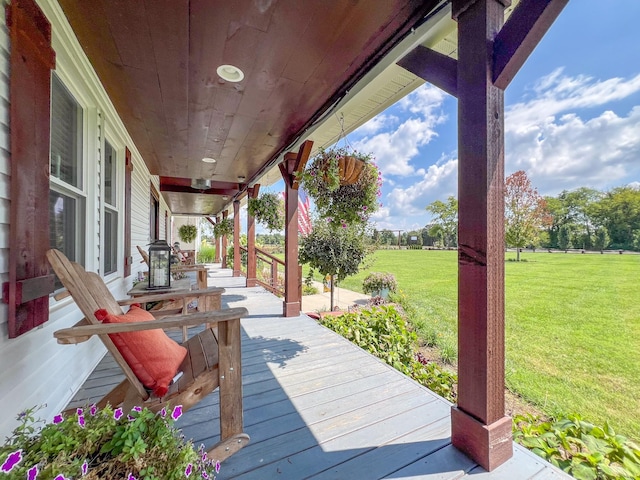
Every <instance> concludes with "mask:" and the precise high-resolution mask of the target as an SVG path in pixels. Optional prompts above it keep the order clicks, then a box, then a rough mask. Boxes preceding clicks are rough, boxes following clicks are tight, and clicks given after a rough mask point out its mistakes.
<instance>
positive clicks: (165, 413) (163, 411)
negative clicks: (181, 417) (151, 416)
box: [160, 407, 167, 418]
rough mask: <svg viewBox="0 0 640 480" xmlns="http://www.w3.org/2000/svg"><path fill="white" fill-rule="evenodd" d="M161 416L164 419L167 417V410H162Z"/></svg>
mask: <svg viewBox="0 0 640 480" xmlns="http://www.w3.org/2000/svg"><path fill="white" fill-rule="evenodd" d="M160 416H161V417H162V418H164V417H166V416H167V409H166V408H164V407H162V410H160Z"/></svg>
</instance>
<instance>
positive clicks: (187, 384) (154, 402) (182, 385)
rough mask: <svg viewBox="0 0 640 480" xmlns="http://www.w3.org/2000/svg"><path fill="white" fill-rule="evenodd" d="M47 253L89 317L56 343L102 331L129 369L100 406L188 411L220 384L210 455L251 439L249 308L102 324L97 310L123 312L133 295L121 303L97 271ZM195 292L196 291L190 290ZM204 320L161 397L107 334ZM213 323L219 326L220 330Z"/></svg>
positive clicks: (113, 352)
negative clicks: (244, 348) (245, 405)
mask: <svg viewBox="0 0 640 480" xmlns="http://www.w3.org/2000/svg"><path fill="white" fill-rule="evenodd" d="M47 258H48V260H49V263H50V264H51V266H52V267H53V270H54V271H55V273H56V275H57V276H58V278H59V279H60V281H61V282H62V283H63V285H64V286H65V287H66V289H67V290H68V291H69V293H70V294H71V296H72V297H73V299H74V300H75V302H76V304H77V305H78V307H79V308H80V310H81V311H82V313H83V314H84V316H85V318H84V319H83V320H81V321H80V322H79V323H78V324H76V325H74V326H73V327H71V328H65V329H62V330H58V331H56V332H55V333H54V336H55V337H56V338H57V339H58V343H62V344H74V343H81V342H84V341H86V340H88V339H89V338H90V337H91V336H93V335H98V336H99V337H100V339H101V340H102V342H103V343H104V345H105V347H106V348H107V350H108V351H109V352H110V353H111V355H112V356H113V357H114V359H115V360H116V362H117V363H118V365H120V367H121V368H122V370H123V372H124V374H125V377H126V379H125V380H123V381H122V382H121V383H120V384H119V385H118V386H116V387H115V388H114V389H113V390H111V392H109V393H108V394H107V395H106V396H105V397H104V398H103V399H102V400H100V401H99V402H98V403H97V405H98V407H104V406H105V405H106V404H107V403H108V404H111V405H112V406H114V407H116V406H121V407H122V408H123V409H124V410H125V411H128V410H129V409H131V408H132V407H133V406H135V405H140V406H144V407H148V408H149V409H151V410H152V411H159V410H160V409H162V408H163V407H164V406H166V405H167V404H170V405H182V408H183V410H185V411H186V410H187V409H189V408H191V407H192V406H194V405H196V404H197V403H198V402H200V400H202V399H203V398H205V397H206V396H207V395H208V394H209V393H211V392H212V391H213V390H215V389H216V388H217V387H220V438H221V440H220V442H219V443H218V444H216V445H214V446H213V447H212V448H211V449H210V450H209V451H208V452H207V453H208V456H209V458H214V459H218V460H220V461H222V460H224V459H225V458H227V457H228V456H230V455H232V454H233V453H235V452H237V451H238V450H240V449H241V448H242V447H243V446H245V445H246V444H247V443H248V442H249V436H248V435H247V434H245V433H243V431H242V429H243V419H242V415H243V412H242V366H241V360H240V359H241V351H240V348H241V347H240V318H241V317H243V316H245V315H247V313H248V312H247V309H245V308H231V309H224V310H218V311H215V312H202V313H193V314H189V315H183V316H174V317H165V318H163V319H159V320H151V321H144V322H136V323H108V324H107V323H104V324H103V323H100V322H99V321H98V320H97V318H96V316H95V312H96V311H98V310H99V309H105V310H106V311H107V312H108V313H109V314H113V315H121V314H122V313H123V311H122V308H121V304H131V303H133V302H135V300H126V301H123V302H120V303H119V302H118V301H116V300H115V299H114V297H113V295H112V294H111V292H110V291H109V289H108V288H107V286H106V285H105V283H104V281H103V279H102V278H101V277H100V276H99V275H98V274H96V273H93V272H87V271H85V269H84V268H83V267H82V266H81V265H79V264H77V263H74V262H71V261H70V260H69V259H68V258H67V257H65V255H64V254H63V253H62V252H60V251H58V250H55V249H52V250H49V251H48V252H47ZM196 292H197V291H196ZM193 293H195V292H190V293H189V294H190V295H193ZM164 295H165V296H166V295H173V296H175V294H164ZM159 296H160V297H162V296H163V295H159ZM202 324H206V325H207V327H208V328H206V329H205V330H204V331H203V332H201V333H199V334H198V335H195V336H193V337H192V338H191V339H189V340H188V341H186V342H185V343H183V346H184V347H186V349H187V352H188V353H187V356H186V358H185V359H184V361H183V362H182V365H181V366H180V368H179V371H181V372H182V373H183V374H182V376H181V377H180V378H179V379H178V380H177V381H176V382H174V383H173V384H172V385H170V386H169V391H168V393H167V394H166V395H165V396H163V397H162V398H158V397H155V396H153V395H152V394H150V393H149V392H148V391H147V389H145V387H144V385H143V384H142V383H141V382H140V380H138V378H137V377H136V375H135V374H134V373H133V370H132V368H131V367H130V366H129V365H128V364H127V362H126V361H125V359H124V358H123V356H122V355H121V354H120V352H119V351H118V349H117V348H116V346H115V345H114V343H113V341H112V340H111V338H110V337H109V335H108V334H110V333H123V332H133V331H142V330H151V329H158V328H161V329H165V328H172V327H184V326H195V325H202ZM210 325H215V326H217V332H216V331H215V329H214V328H210V327H209V326H210Z"/></svg>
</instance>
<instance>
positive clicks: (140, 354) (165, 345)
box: [95, 305, 187, 397]
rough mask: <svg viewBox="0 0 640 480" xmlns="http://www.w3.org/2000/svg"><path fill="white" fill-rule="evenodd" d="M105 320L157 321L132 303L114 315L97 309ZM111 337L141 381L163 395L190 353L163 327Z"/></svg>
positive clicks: (96, 314) (98, 315) (100, 319)
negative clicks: (124, 310)
mask: <svg viewBox="0 0 640 480" xmlns="http://www.w3.org/2000/svg"><path fill="white" fill-rule="evenodd" d="M95 316H96V318H97V319H98V320H99V321H101V322H103V323H128V322H147V321H149V320H154V318H153V315H151V314H150V313H149V312H147V311H146V310H143V309H142V308H140V307H139V306H136V305H132V306H131V308H130V309H129V311H128V312H127V313H125V314H124V315H112V314H109V313H108V312H107V311H106V310H104V309H100V310H97V311H96V312H95ZM109 337H110V338H111V340H112V341H113V343H114V344H115V346H116V348H117V349H118V351H119V352H120V354H121V355H122V356H123V357H124V359H125V361H126V362H127V363H128V364H129V366H130V367H131V370H133V373H135V375H136V377H138V380H140V382H142V384H143V385H144V386H145V387H147V388H149V389H151V390H153V393H154V394H155V395H156V396H158V397H163V396H164V395H166V393H167V391H168V390H169V384H170V383H171V380H173V377H175V375H176V373H177V372H178V368H179V367H180V364H181V363H182V361H183V360H184V358H185V357H186V356H187V349H186V348H184V347H183V346H181V345H178V344H177V343H176V342H175V341H173V340H172V339H171V338H169V337H168V336H167V334H166V333H164V331H163V330H161V329H155V330H142V331H139V332H125V333H111V334H109Z"/></svg>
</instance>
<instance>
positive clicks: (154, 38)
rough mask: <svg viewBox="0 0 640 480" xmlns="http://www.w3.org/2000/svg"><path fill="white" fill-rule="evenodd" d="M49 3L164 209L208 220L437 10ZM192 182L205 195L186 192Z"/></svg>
mask: <svg viewBox="0 0 640 480" xmlns="http://www.w3.org/2000/svg"><path fill="white" fill-rule="evenodd" d="M59 2H60V5H61V6H62V8H63V11H64V13H65V15H66V16H67V18H68V20H69V22H70V24H71V26H72V28H73V30H74V32H75V33H76V36H77V38H78V40H79V42H80V44H81V45H82V47H83V49H84V50H85V52H86V54H87V56H88V57H89V60H90V61H91V63H92V64H93V66H94V68H95V70H96V72H97V74H98V76H99V78H100V80H101V81H102V83H103V85H104V86H105V88H106V90H107V93H108V94H109V96H110V97H111V100H112V101H113V104H114V105H115V108H116V109H117V111H118V113H119V114H120V116H121V117H122V119H123V121H124V123H125V125H126V127H127V129H128V131H129V132H130V134H131V136H132V138H133V140H134V142H135V144H136V146H137V148H138V150H139V151H140V153H141V154H142V156H143V158H144V161H145V163H146V164H147V165H148V167H149V170H150V171H151V173H152V174H154V175H159V176H161V190H162V191H163V195H164V197H165V199H166V200H167V202H168V204H169V208H170V209H171V211H172V212H173V213H185V214H186V213H190V214H206V215H209V214H215V213H217V212H218V211H219V210H220V209H221V208H222V207H223V206H224V205H225V204H227V203H228V201H226V200H223V197H222V195H227V196H233V195H235V194H237V193H238V192H239V191H240V190H242V189H243V188H244V187H246V184H247V183H250V182H251V181H252V179H256V178H258V177H259V175H260V173H263V172H262V170H263V168H264V166H265V165H266V164H268V163H270V162H271V161H272V159H274V158H276V157H278V155H280V154H281V153H282V152H283V151H284V150H285V149H287V147H288V146H290V145H291V144H292V143H293V142H294V141H295V140H296V139H297V138H299V137H300V136H304V131H305V129H306V128H307V127H308V126H309V125H311V124H312V123H313V122H314V121H315V120H316V119H317V118H319V117H320V116H321V115H322V113H323V112H325V111H326V110H327V108H329V107H330V106H331V105H332V104H334V103H335V102H336V101H337V100H338V99H339V98H340V97H341V96H342V95H344V92H345V91H347V90H348V89H349V88H350V87H351V86H353V85H354V84H355V82H356V81H357V80H358V79H359V78H361V77H362V76H363V75H364V74H365V73H366V72H367V71H368V70H369V69H371V68H372V67H373V66H374V65H375V64H376V62H377V61H379V60H380V59H381V58H382V57H383V56H384V54H385V53H386V52H388V51H389V50H390V49H391V48H392V47H393V45H395V44H396V43H397V42H398V41H399V40H401V39H402V38H403V37H405V36H406V35H407V34H408V33H410V31H411V29H412V28H413V27H415V26H416V25H418V24H419V23H420V22H421V21H422V20H423V18H424V17H425V16H426V15H427V14H428V13H429V12H430V11H431V10H432V9H433V8H434V7H435V6H436V5H437V4H439V3H441V2H440V0H374V1H371V0H233V1H229V0H226V1H218V0H144V1H142V0H92V1H91V2H88V1H79V0H59ZM223 64H231V65H235V66H237V67H239V68H240V69H241V70H242V71H243V72H244V75H245V77H244V80H242V81H241V82H239V83H231V82H227V81H225V80H223V79H222V78H220V77H219V76H218V75H217V74H216V69H217V68H218V66H220V65H223ZM204 157H211V158H214V159H215V160H216V163H214V164H210V163H204V162H202V158H204ZM239 177H240V180H239ZM242 177H244V180H242ZM199 178H204V179H209V180H211V181H212V186H211V189H205V190H195V189H191V187H190V186H189V185H190V184H191V180H190V179H199Z"/></svg>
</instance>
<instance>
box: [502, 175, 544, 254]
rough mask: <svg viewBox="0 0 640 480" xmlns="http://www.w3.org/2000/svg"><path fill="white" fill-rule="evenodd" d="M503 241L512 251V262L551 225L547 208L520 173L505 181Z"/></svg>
mask: <svg viewBox="0 0 640 480" xmlns="http://www.w3.org/2000/svg"><path fill="white" fill-rule="evenodd" d="M504 214H505V239H506V241H507V245H510V246H512V247H516V251H517V254H516V260H517V261H518V262H519V261H520V249H521V248H523V247H526V246H527V245H529V244H532V243H535V242H536V240H537V238H538V235H540V232H541V230H542V229H544V228H546V227H547V226H549V225H550V224H551V217H550V215H549V213H548V212H547V204H546V202H545V200H544V198H542V196H540V194H539V193H538V190H537V189H536V188H534V187H533V186H532V185H531V181H530V180H529V177H527V174H526V173H525V172H524V171H523V170H518V171H517V172H515V173H512V174H511V175H509V176H508V177H507V180H506V182H505V212H504Z"/></svg>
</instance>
